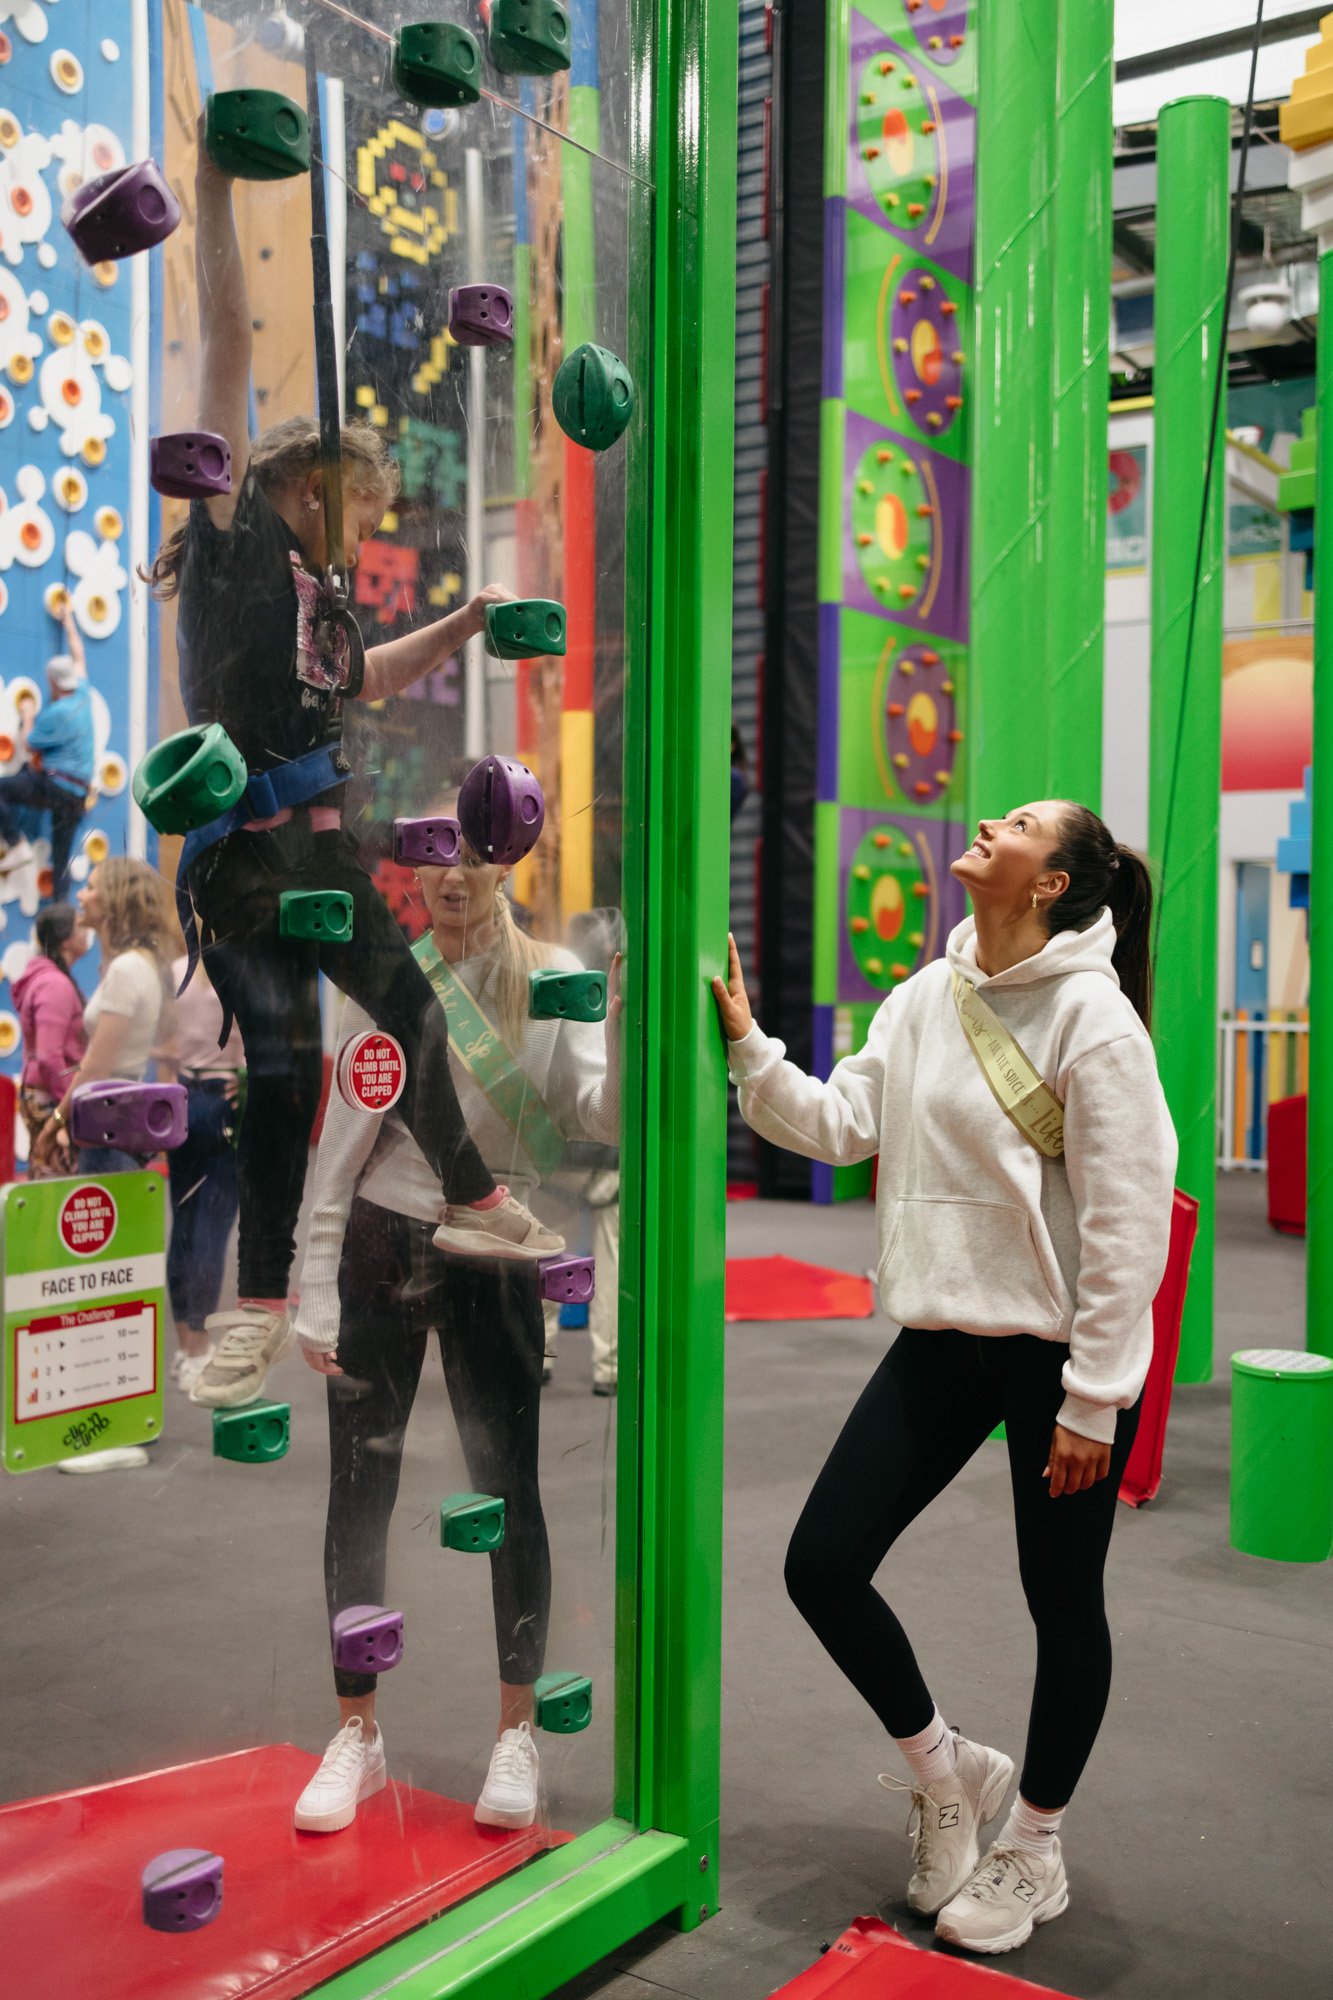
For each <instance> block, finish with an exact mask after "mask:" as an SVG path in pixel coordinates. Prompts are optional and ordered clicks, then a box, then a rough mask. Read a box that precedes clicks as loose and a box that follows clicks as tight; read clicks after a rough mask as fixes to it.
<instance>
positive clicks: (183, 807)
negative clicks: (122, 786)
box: [131, 722, 249, 833]
mask: <svg viewBox="0 0 1333 2000" xmlns="http://www.w3.org/2000/svg"><path fill="white" fill-rule="evenodd" d="M248 775H249V774H248V772H247V771H246V768H245V759H244V758H243V757H242V755H241V753H240V751H239V750H238V749H237V748H236V745H235V744H234V743H233V742H232V740H231V738H230V736H228V734H227V732H226V730H225V729H224V728H223V727H222V724H221V723H220V722H209V723H205V724H203V725H202V726H200V727H198V728H195V729H182V730H180V731H179V733H178V734H177V735H175V736H166V737H164V738H163V739H162V741H161V742H160V743H157V744H154V746H153V748H152V749H151V750H150V751H149V752H148V755H147V756H146V757H145V758H144V759H143V761H142V763H141V764H140V765H139V768H138V770H137V771H136V772H135V774H134V783H133V785H132V786H131V790H132V791H133V793H134V803H135V804H136V805H137V806H138V808H139V810H140V812H141V813H142V814H143V816H144V818H145V819H146V820H147V821H148V824H149V825H150V826H151V827H153V828H154V829H155V830H156V831H157V832H158V833H192V832H193V831H194V829H195V828H196V827H198V826H207V825H208V824H209V822H210V821H211V820H215V819H217V818H218V817H219V815H220V814H222V813H224V812H229V811H230V809H231V808H232V806H234V805H235V804H236V801H237V800H238V799H239V798H240V796H241V793H242V792H243V791H244V790H245V787H246V781H247V778H248Z"/></svg>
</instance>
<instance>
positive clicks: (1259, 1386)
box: [1231, 1347, 1333, 1563]
mask: <svg viewBox="0 0 1333 2000" xmlns="http://www.w3.org/2000/svg"><path fill="white" fill-rule="evenodd" d="M1231 1546H1232V1548H1233V1549H1239V1550H1240V1551H1241V1553H1242V1554H1243V1555H1247V1556H1267V1557H1268V1558H1269V1559H1270V1561H1272V1562H1312V1563H1321V1562H1327V1561H1328V1558H1329V1556H1330V1555H1333V1361H1330V1360H1329V1359H1328V1357H1327V1356H1326V1355H1323V1354H1305V1353H1302V1352H1301V1351H1300V1350H1299V1349H1298V1350H1297V1351H1296V1352H1295V1353H1294V1354H1289V1353H1285V1352H1284V1351H1283V1350H1282V1349H1281V1348H1265V1347H1256V1348H1251V1349H1249V1350H1248V1351H1247V1352H1245V1353H1242V1354H1233V1355H1232V1357H1231Z"/></svg>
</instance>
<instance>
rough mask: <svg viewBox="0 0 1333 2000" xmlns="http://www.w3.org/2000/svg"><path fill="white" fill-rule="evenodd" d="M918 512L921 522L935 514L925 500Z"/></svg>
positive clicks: (923, 655)
mask: <svg viewBox="0 0 1333 2000" xmlns="http://www.w3.org/2000/svg"><path fill="white" fill-rule="evenodd" d="M916 511H917V514H918V516H919V518H920V519H921V520H923V521H929V520H930V518H931V516H932V515H933V514H934V512H935V509H934V508H933V507H932V506H931V505H930V503H929V501H927V500H923V501H922V502H921V504H920V506H919V507H918V508H917V510H916ZM921 657H922V659H924V658H925V654H924V653H923V654H922V656H921Z"/></svg>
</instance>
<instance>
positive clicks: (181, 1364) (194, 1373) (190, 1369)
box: [171, 1345, 213, 1396]
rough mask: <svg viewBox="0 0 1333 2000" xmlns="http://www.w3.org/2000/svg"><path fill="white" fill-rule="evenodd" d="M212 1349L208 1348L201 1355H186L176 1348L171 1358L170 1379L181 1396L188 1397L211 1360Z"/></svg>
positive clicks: (179, 1348) (182, 1349) (181, 1348)
mask: <svg viewBox="0 0 1333 2000" xmlns="http://www.w3.org/2000/svg"><path fill="white" fill-rule="evenodd" d="M212 1355H213V1349H212V1346H211V1345H210V1346H208V1347H206V1348H205V1349H204V1351H203V1353H202V1354H187V1353H186V1351H185V1349H184V1348H183V1347H178V1348H177V1349H176V1352H175V1353H174V1354H173V1355H172V1357H171V1379H172V1381H173V1382H174V1383H175V1385H176V1387H177V1388H178V1389H179V1390H180V1391H181V1393H182V1394H183V1395H186V1396H188V1395H189V1393H190V1391H191V1389H193V1387H194V1385H195V1383H196V1382H197V1381H198V1380H199V1377H200V1376H201V1375H202V1374H203V1372H204V1370H205V1368H207V1366H208V1364H209V1361H210V1360H211V1359H212Z"/></svg>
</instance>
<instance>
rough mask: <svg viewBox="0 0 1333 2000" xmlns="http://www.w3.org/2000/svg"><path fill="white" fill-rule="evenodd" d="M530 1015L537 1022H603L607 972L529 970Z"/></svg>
mask: <svg viewBox="0 0 1333 2000" xmlns="http://www.w3.org/2000/svg"><path fill="white" fill-rule="evenodd" d="M528 1015H529V1018H530V1019H532V1020H534V1021H604V1020H605V1019H606V974H605V973H604V972H530V973H529V974H528Z"/></svg>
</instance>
